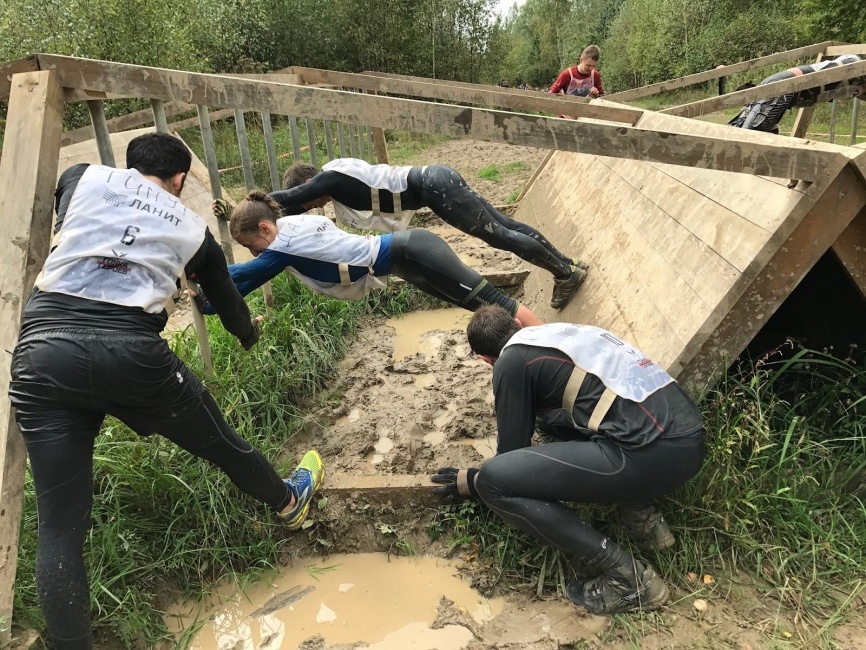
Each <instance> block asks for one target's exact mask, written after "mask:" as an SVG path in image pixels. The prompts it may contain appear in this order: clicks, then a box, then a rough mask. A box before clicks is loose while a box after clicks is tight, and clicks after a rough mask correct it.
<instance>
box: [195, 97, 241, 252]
mask: <svg viewBox="0 0 866 650" xmlns="http://www.w3.org/2000/svg"><path fill="white" fill-rule="evenodd" d="M198 121H199V127H200V128H201V141H202V147H203V148H204V157H205V164H206V165H207V171H208V177H209V178H210V189H211V192H212V193H213V198H214V199H221V198H223V192H222V184H221V182H220V172H219V165H218V164H217V157H216V148H215V147H214V143H213V131H211V128H210V115H209V111H208V107H207V106H205V105H204V104H199V106H198ZM217 227H218V228H219V234H220V246H221V247H222V249H223V253H224V254H225V256H226V260H227V261H228V263H229V264H233V263H234V261H235V257H234V252H233V251H232V237H231V234H230V233H229V226H228V224H227V223H226V222H225V221H223V220H222V219H217Z"/></svg>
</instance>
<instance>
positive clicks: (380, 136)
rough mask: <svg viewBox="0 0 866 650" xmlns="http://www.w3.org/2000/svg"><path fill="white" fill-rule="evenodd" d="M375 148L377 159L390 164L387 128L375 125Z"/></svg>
mask: <svg viewBox="0 0 866 650" xmlns="http://www.w3.org/2000/svg"><path fill="white" fill-rule="evenodd" d="M371 130H372V132H373V149H374V150H375V151H376V161H377V162H378V163H379V164H381V165H388V164H389V162H388V142H387V141H386V140H385V129H380V128H377V127H373V129H371Z"/></svg>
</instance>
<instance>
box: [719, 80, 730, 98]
mask: <svg viewBox="0 0 866 650" xmlns="http://www.w3.org/2000/svg"><path fill="white" fill-rule="evenodd" d="M727 80H728V78H727V77H719V94H720V95H724V94H725V82H726V81H727Z"/></svg>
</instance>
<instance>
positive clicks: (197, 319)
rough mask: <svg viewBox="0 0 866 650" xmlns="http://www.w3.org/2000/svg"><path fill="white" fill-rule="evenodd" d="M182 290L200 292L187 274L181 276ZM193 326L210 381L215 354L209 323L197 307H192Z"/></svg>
mask: <svg viewBox="0 0 866 650" xmlns="http://www.w3.org/2000/svg"><path fill="white" fill-rule="evenodd" d="M180 288H181V289H182V290H183V291H186V290H187V289H191V290H192V291H194V292H198V291H200V289H199V288H198V285H197V284H196V283H195V282H193V281H192V280H190V279H189V278H187V277H186V274H183V275H181V276H180ZM191 311H192V326H193V329H194V330H195V336H196V338H197V339H198V349H199V353H200V354H201V363H202V365H203V366H204V374H205V377H207V378H208V379H211V378H213V376H214V367H213V353H212V352H211V349H210V339H209V338H208V335H207V323H205V320H204V314H202V313H201V312H200V311H199V310H198V309H196V307H195V305H193V306H192V309H191Z"/></svg>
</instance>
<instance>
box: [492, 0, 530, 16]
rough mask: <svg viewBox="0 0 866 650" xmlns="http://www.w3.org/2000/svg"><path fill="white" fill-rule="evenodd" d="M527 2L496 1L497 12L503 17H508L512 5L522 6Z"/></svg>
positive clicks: (523, 0) (518, 0) (519, 0)
mask: <svg viewBox="0 0 866 650" xmlns="http://www.w3.org/2000/svg"><path fill="white" fill-rule="evenodd" d="M524 2H526V0H496V12H497V13H499V14H501V15H503V16H504V15H506V14H507V13H508V10H509V9H511V5H514V4H517V5H522V4H523V3H524Z"/></svg>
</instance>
